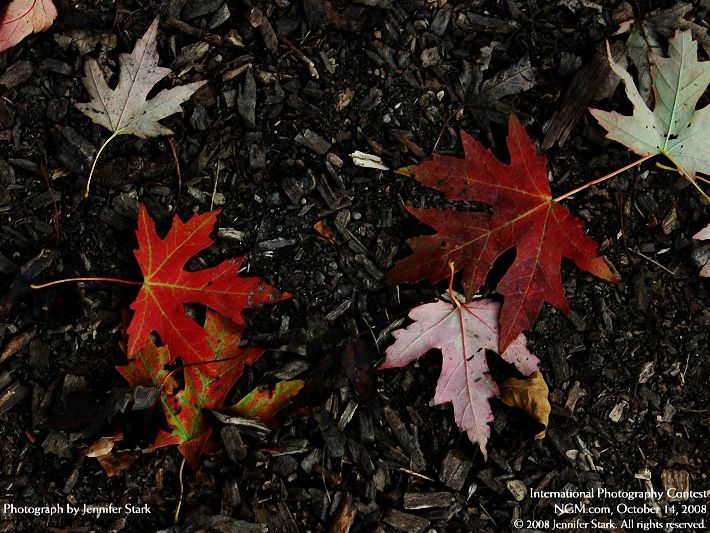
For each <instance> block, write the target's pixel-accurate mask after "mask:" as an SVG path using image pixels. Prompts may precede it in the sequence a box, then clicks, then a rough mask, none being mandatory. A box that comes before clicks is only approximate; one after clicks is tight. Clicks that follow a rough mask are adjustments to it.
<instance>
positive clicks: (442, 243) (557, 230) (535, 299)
mask: <svg viewBox="0 0 710 533" xmlns="http://www.w3.org/2000/svg"><path fill="white" fill-rule="evenodd" d="M461 139H462V141H463V148H464V155H465V157H464V158H463V159H460V158H457V157H449V156H440V155H436V154H434V156H433V157H432V159H431V160H429V161H424V162H422V163H419V164H418V165H416V166H414V167H412V168H411V172H412V173H413V175H414V177H415V179H416V180H417V181H419V182H421V183H423V184H424V185H427V186H428V187H432V188H434V189H437V190H439V191H441V192H443V193H444V194H445V196H446V198H447V199H448V200H454V201H474V202H481V203H484V204H488V205H490V206H491V212H490V213H488V212H465V211H463V212H462V211H453V210H445V211H442V210H439V209H418V208H413V207H408V208H407V209H408V211H409V212H410V213H411V214H412V215H414V216H415V217H417V218H418V219H419V220H420V221H421V222H423V223H424V224H427V225H429V226H431V227H433V228H434V229H436V231H437V233H436V234H435V235H427V236H424V237H416V238H414V239H410V240H409V241H408V244H409V245H410V246H411V247H412V249H413V251H414V253H413V254H412V255H410V256H409V257H406V258H405V259H403V260H401V261H399V262H398V263H397V264H396V265H395V267H394V269H393V270H392V271H391V272H390V273H389V274H388V280H389V281H391V282H416V281H420V280H422V279H429V280H431V281H433V282H437V281H440V280H442V279H444V278H446V277H447V276H448V275H449V272H450V271H449V266H448V264H449V262H450V261H452V262H454V264H455V267H456V268H457V269H458V270H463V280H462V282H463V287H464V292H465V296H466V300H467V301H468V300H470V299H471V297H472V296H473V295H474V294H475V293H476V291H478V289H479V288H480V287H481V285H482V284H483V282H484V281H485V278H486V275H487V273H488V271H489V270H490V269H491V267H492V266H493V263H494V262H495V260H496V259H497V258H498V257H500V255H501V254H503V253H505V252H506V251H507V250H510V249H511V248H515V250H516V257H515V261H514V262H513V265H512V266H511V267H510V269H508V271H507V272H506V273H505V275H504V276H503V277H502V279H501V281H500V282H499V283H498V292H500V293H501V294H502V295H503V297H504V304H503V308H502V311H501V316H500V322H501V328H500V329H501V331H500V345H499V351H501V352H503V351H505V350H506V348H508V346H509V345H510V344H511V342H513V340H515V339H516V338H517V337H518V335H519V334H520V333H521V332H522V331H523V330H527V329H530V328H531V327H532V325H533V323H534V322H535V319H536V318H537V316H538V314H539V312H540V309H541V308H542V304H543V303H544V302H548V303H550V304H552V305H554V306H555V307H556V308H557V309H559V310H560V311H563V312H565V313H566V312H569V303H568V302H567V299H566V298H565V296H564V293H563V291H562V280H561V276H560V266H561V262H562V258H563V257H566V258H568V259H571V260H572V261H574V262H575V263H576V264H577V266H578V267H579V268H581V269H583V270H586V271H588V272H590V273H592V274H594V275H595V276H598V277H600V278H603V279H605V280H608V281H612V282H617V281H618V280H619V278H618V276H617V275H616V274H615V273H614V272H613V271H612V270H611V268H610V267H609V265H608V264H607V262H606V260H605V259H603V258H602V257H599V256H598V254H597V243H596V242H594V241H593V240H592V239H590V238H589V237H587V236H586V235H585V234H584V226H583V223H582V221H581V220H579V219H578V218H576V217H574V216H573V215H572V214H571V213H570V212H569V211H568V210H567V209H566V208H565V207H563V206H562V205H560V204H559V200H560V199H561V198H553V197H552V193H551V192H550V185H549V182H548V177H547V161H546V159H545V156H544V155H538V154H537V151H536V149H535V145H534V144H533V143H532V141H531V140H530V138H529V137H528V136H527V134H526V133H525V129H524V128H523V126H522V125H521V124H520V122H519V121H518V119H517V118H516V117H515V116H513V115H511V117H510V121H509V124H508V150H509V152H510V164H508V165H506V164H504V163H502V162H500V161H499V160H498V159H496V158H495V156H494V155H493V154H492V153H491V152H490V151H488V150H486V149H485V148H484V147H483V146H482V145H481V144H480V143H478V142H477V141H475V140H474V139H473V138H472V137H471V136H470V135H468V134H466V133H465V132H461Z"/></svg>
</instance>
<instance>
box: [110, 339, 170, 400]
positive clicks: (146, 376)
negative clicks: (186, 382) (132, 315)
mask: <svg viewBox="0 0 710 533" xmlns="http://www.w3.org/2000/svg"><path fill="white" fill-rule="evenodd" d="M169 362H170V351H169V350H168V349H167V347H165V346H161V347H160V348H158V347H157V346H156V345H155V343H154V342H153V339H150V338H149V339H148V342H146V343H145V346H143V349H142V350H141V351H139V352H138V353H137V354H136V355H135V357H132V358H129V360H128V365H127V366H117V367H116V370H118V372H119V373H120V374H121V375H122V376H123V378H124V379H125V380H126V381H127V382H128V384H129V385H130V386H131V387H133V388H136V387H139V386H143V387H160V388H163V389H164V390H166V391H167V392H168V393H171V392H172V391H173V390H174V389H175V388H176V387H177V383H176V382H175V378H174V377H173V375H172V373H171V372H169V371H168V370H166V369H165V365H167V364H168V363H169Z"/></svg>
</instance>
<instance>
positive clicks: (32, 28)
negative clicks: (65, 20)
mask: <svg viewBox="0 0 710 533" xmlns="http://www.w3.org/2000/svg"><path fill="white" fill-rule="evenodd" d="M56 18H57V8H56V7H54V3H53V2H52V0H12V1H11V2H10V3H9V4H8V6H7V7H6V8H5V10H4V11H0V52H4V51H5V50H7V49H8V48H12V47H13V46H15V45H16V44H17V43H19V42H20V41H21V40H22V39H24V38H25V37H27V36H28V35H30V34H31V33H37V32H40V31H44V30H46V29H47V28H49V27H50V26H51V25H52V23H53V22H54V19H56Z"/></svg>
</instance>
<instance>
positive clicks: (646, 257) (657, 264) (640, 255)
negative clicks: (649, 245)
mask: <svg viewBox="0 0 710 533" xmlns="http://www.w3.org/2000/svg"><path fill="white" fill-rule="evenodd" d="M631 251H632V252H633V253H635V254H636V255H638V256H639V257H643V258H644V259H645V260H646V261H650V262H651V263H653V264H654V265H656V266H657V267H658V268H662V269H663V270H665V271H666V272H668V273H669V274H670V275H671V276H675V272H674V271H673V270H671V269H670V268H666V267H664V266H663V265H662V264H661V263H659V262H658V261H656V260H655V259H653V258H651V257H648V256H647V255H645V254H642V253H641V252H638V251H636V250H631Z"/></svg>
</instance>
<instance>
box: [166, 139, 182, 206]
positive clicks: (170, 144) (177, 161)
mask: <svg viewBox="0 0 710 533" xmlns="http://www.w3.org/2000/svg"><path fill="white" fill-rule="evenodd" d="M168 147H169V148H170V153H171V154H173V159H174V160H175V172H176V173H177V179H178V193H177V198H176V199H175V207H174V208H173V213H174V212H175V210H177V206H178V205H179V204H180V197H181V195H182V172H181V171H180V159H179V158H178V155H177V150H175V144H174V143H173V139H172V138H171V137H170V136H168Z"/></svg>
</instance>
